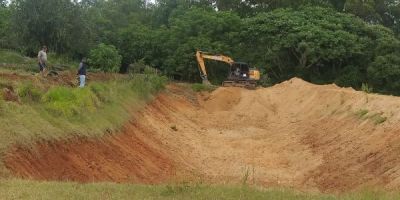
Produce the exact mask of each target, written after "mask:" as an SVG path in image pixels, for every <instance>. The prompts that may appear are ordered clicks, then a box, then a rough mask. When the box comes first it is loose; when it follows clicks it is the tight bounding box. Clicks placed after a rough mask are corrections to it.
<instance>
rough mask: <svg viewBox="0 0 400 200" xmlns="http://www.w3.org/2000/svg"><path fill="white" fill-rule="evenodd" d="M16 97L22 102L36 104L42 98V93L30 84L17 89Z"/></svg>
mask: <svg viewBox="0 0 400 200" xmlns="http://www.w3.org/2000/svg"><path fill="white" fill-rule="evenodd" d="M18 96H19V97H21V98H22V99H23V100H28V101H33V102H38V101H40V99H41V97H42V91H40V90H39V89H38V88H35V87H34V86H33V84H32V83H24V84H22V85H21V86H20V88H18Z"/></svg>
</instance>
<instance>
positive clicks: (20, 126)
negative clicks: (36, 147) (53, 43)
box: [0, 75, 166, 177]
mask: <svg viewBox="0 0 400 200" xmlns="http://www.w3.org/2000/svg"><path fill="white" fill-rule="evenodd" d="M165 83H166V79H165V78H163V77H159V76H156V75H132V76H129V77H128V76H126V77H124V78H119V79H115V80H111V81H108V82H99V83H96V82H95V83H90V84H89V85H88V86H87V87H86V88H83V89H80V88H71V87H65V86H53V87H51V88H49V89H47V88H46V87H44V88H41V87H39V86H37V85H35V84H34V83H31V82H16V83H13V87H14V89H15V90H16V92H17V94H18V95H19V97H20V102H8V101H7V102H5V101H4V100H3V99H2V98H1V100H0V109H1V112H0V155H2V154H3V153H5V152H6V150H7V149H8V148H9V147H10V146H11V145H14V144H20V145H26V146H30V145H31V144H32V143H35V142H36V141H43V140H47V141H49V140H62V139H68V138H71V137H76V136H82V137H101V136H103V135H104V134H106V130H111V131H114V130H118V129H119V128H120V127H121V126H122V125H123V124H124V123H125V122H126V121H127V120H129V119H130V117H131V115H132V113H133V111H135V110H137V109H140V108H141V107H142V106H144V105H145V103H146V102H147V101H149V100H151V99H152V96H153V94H155V93H156V92H158V91H160V90H161V89H162V88H163V87H164V85H165ZM8 174H9V173H8V172H7V170H6V168H5V167H4V164H3V163H2V162H0V177H5V176H7V175H8Z"/></svg>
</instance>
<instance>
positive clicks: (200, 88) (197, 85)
mask: <svg viewBox="0 0 400 200" xmlns="http://www.w3.org/2000/svg"><path fill="white" fill-rule="evenodd" d="M215 89H217V87H216V86H213V85H206V84H201V83H195V84H192V90H193V91H195V92H202V91H206V92H212V91H214V90H215Z"/></svg>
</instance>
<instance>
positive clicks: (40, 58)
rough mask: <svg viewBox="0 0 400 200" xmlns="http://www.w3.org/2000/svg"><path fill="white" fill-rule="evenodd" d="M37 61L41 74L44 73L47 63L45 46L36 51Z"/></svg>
mask: <svg viewBox="0 0 400 200" xmlns="http://www.w3.org/2000/svg"><path fill="white" fill-rule="evenodd" d="M38 61H39V70H40V73H41V74H42V76H44V75H45V73H46V67H47V66H46V64H47V47H46V46H43V48H42V50H40V51H39V53H38Z"/></svg>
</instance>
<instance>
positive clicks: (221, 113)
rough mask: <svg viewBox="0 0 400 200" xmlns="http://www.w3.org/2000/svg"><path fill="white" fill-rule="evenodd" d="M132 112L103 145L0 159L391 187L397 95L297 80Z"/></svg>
mask: <svg viewBox="0 0 400 200" xmlns="http://www.w3.org/2000/svg"><path fill="white" fill-rule="evenodd" d="M135 118H136V120H135V122H134V123H131V126H129V128H125V129H124V131H123V133H121V134H119V135H116V136H114V137H110V138H104V139H103V140H102V142H99V141H85V140H83V141H78V142H69V143H55V144H41V145H39V146H38V148H37V149H36V150H35V151H32V150H26V149H20V148H15V149H13V150H11V151H10V153H9V154H8V156H7V157H6V158H5V161H6V163H7V166H8V167H9V168H10V169H11V170H12V171H14V172H15V174H17V175H20V176H22V177H33V178H37V179H52V180H53V179H56V180H77V181H103V180H109V181H124V182H144V183H157V182H163V181H167V180H170V179H174V178H176V177H177V176H179V177H180V178H183V177H184V178H186V179H190V178H200V179H202V180H205V181H209V182H217V183H238V182H242V181H244V180H246V181H247V182H248V183H251V184H258V185H263V186H285V187H294V188H296V189H300V190H308V191H309V190H315V191H322V192H342V191H349V190H354V189H358V188H360V187H367V186H368V187H375V186H376V187H383V188H386V189H396V188H398V187H399V186H400V157H399V156H398V155H399V153H400V143H399V140H400V136H399V135H398V133H400V126H399V125H397V124H398V122H399V121H400V98H397V97H390V96H380V95H366V94H365V93H362V92H356V91H353V90H352V89H345V88H338V87H336V86H334V85H325V86H317V85H312V84H309V83H307V82H304V81H302V80H300V79H292V80H290V81H287V82H284V83H282V84H279V85H276V86H274V87H271V88H264V89H257V90H246V89H241V88H219V89H218V90H216V91H214V92H213V93H211V94H202V95H197V96H196V94H194V93H192V92H190V91H189V90H188V89H187V88H184V87H182V86H177V85H171V86H170V87H169V89H168V91H167V92H166V93H163V94H161V95H160V96H158V98H156V100H154V102H152V103H151V104H150V105H148V106H147V107H146V109H144V110H142V111H141V112H139V113H137V114H136V117H135ZM132 124H135V125H134V126H133V125H132ZM92 164H93V165H94V166H95V167H91V165H92ZM127 177H129V178H127ZM132 177H133V178H132Z"/></svg>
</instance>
